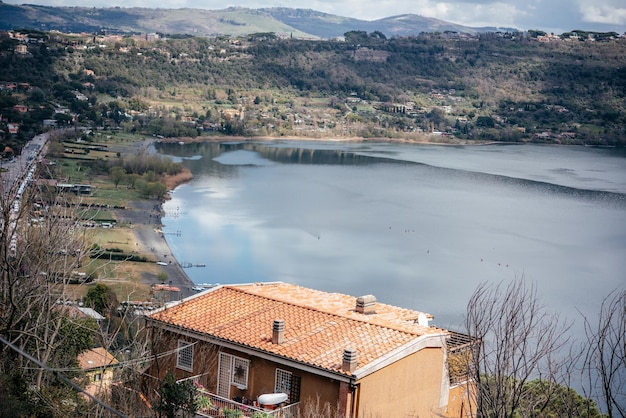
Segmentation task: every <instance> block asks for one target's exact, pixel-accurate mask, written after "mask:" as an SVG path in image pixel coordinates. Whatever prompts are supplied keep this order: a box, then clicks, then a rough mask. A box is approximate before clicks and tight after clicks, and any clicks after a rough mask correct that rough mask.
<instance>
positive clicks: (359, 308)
mask: <svg viewBox="0 0 626 418" xmlns="http://www.w3.org/2000/svg"><path fill="white" fill-rule="evenodd" d="M355 310H356V312H358V313H360V314H365V315H371V314H375V313H376V297H375V296H374V295H365V296H360V297H358V298H356V309H355Z"/></svg>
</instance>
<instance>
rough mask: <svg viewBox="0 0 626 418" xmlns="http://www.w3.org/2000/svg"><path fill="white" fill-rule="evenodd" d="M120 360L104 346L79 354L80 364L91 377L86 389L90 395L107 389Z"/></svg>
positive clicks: (88, 376)
mask: <svg viewBox="0 0 626 418" xmlns="http://www.w3.org/2000/svg"><path fill="white" fill-rule="evenodd" d="M118 363H119V362H118V361H117V359H116V358H115V357H113V355H112V354H111V353H109V352H108V351H107V350H106V349H104V348H103V347H98V348H94V349H91V350H87V351H84V352H83V353H81V354H79V355H78V364H79V365H80V368H81V369H83V371H84V372H85V375H86V376H87V378H88V379H89V383H88V384H87V386H86V387H85V391H86V392H87V393H89V394H90V395H93V396H95V395H96V394H98V393H100V392H102V391H106V390H108V389H109V388H110V387H111V384H112V383H113V371H114V370H115V368H116V366H117V364H118Z"/></svg>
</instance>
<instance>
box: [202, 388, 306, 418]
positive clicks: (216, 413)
mask: <svg viewBox="0 0 626 418" xmlns="http://www.w3.org/2000/svg"><path fill="white" fill-rule="evenodd" d="M198 391H199V393H200V394H201V396H205V397H208V398H209V400H210V401H211V404H210V406H209V407H207V408H204V409H201V410H199V411H198V412H197V414H198V415H199V416H203V417H208V418H236V417H241V418H243V417H251V418H273V417H276V418H295V417H298V416H299V414H300V403H299V402H298V403H293V404H290V405H286V406H283V407H278V408H276V409H274V410H270V409H264V408H260V407H258V406H254V405H248V404H245V403H241V402H236V401H233V400H230V399H226V398H222V397H221V396H217V395H215V394H213V393H211V392H208V391H206V390H205V389H198Z"/></svg>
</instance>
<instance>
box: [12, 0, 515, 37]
mask: <svg viewBox="0 0 626 418" xmlns="http://www.w3.org/2000/svg"><path fill="white" fill-rule="evenodd" d="M15 29H32V30H42V31H51V30H57V31H60V32H87V33H90V32H101V31H107V32H112V33H121V34H131V33H151V32H158V33H162V34H166V35H174V34H176V35H194V36H220V35H222V36H245V35H249V34H253V33H263V32H274V33H283V34H288V35H289V36H292V37H296V38H316V39H331V38H337V37H341V36H343V35H344V33H346V32H349V31H366V32H375V31H378V32H381V33H382V34H384V35H385V36H388V37H391V36H399V37H403V36H416V35H419V34H420V33H424V32H447V31H449V32H459V33H468V34H477V33H482V32H494V31H497V30H500V31H516V29H512V28H502V29H501V28H474V27H469V26H463V25H458V24H455V23H451V22H447V21H444V20H440V19H435V18H429V17H424V16H420V15H415V14H403V15H396V16H390V17H387V18H382V19H377V20H371V21H369V20H360V19H355V18H349V17H344V16H338V15H332V14H328V13H323V12H319V11H315V10H312V9H293V8H285V7H273V8H260V9H250V8H245V7H229V8H226V9H221V10H205V9H192V8H180V9H159V8H140V7H132V8H122V7H111V8H95V7H82V6H75V7H69V6H40V5H34V4H24V5H11V4H6V3H3V2H1V1H0V30H15Z"/></svg>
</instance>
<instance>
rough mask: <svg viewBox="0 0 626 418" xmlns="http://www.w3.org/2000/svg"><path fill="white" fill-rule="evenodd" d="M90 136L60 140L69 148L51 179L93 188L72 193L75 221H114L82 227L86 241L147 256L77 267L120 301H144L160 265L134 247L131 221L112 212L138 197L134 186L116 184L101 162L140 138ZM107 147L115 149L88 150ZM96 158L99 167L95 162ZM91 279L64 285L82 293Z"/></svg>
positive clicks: (127, 149)
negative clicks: (82, 139) (84, 192)
mask: <svg viewBox="0 0 626 418" xmlns="http://www.w3.org/2000/svg"><path fill="white" fill-rule="evenodd" d="M94 139H95V141H94V142H84V143H76V141H66V142H63V144H64V146H67V145H68V144H69V145H71V148H64V150H65V151H67V150H68V149H71V150H73V152H69V153H68V152H64V153H63V154H62V155H60V156H58V157H57V158H56V159H55V160H56V163H57V164H56V170H57V178H58V180H59V181H63V182H68V183H76V184H88V185H91V186H92V187H93V193H92V194H91V195H89V196H87V195H85V196H78V197H76V198H75V203H77V204H80V205H81V206H84V209H81V210H80V211H79V218H80V219H81V220H89V221H93V222H94V223H96V224H101V223H103V222H108V223H115V227H114V228H102V227H96V228H93V229H89V230H87V231H88V232H87V236H88V240H89V241H90V244H92V245H97V246H99V247H100V248H102V249H104V250H115V251H118V252H122V253H124V254H129V255H137V256H142V257H145V258H146V259H147V260H148V261H147V262H131V261H110V260H100V259H91V260H89V263H88V265H86V266H84V267H83V269H82V271H84V272H86V273H88V274H93V275H94V276H95V277H97V280H96V282H98V283H103V284H106V285H107V286H109V287H110V288H111V289H112V290H113V291H114V292H115V293H116V295H117V297H118V300H120V301H122V300H134V301H149V300H150V298H151V295H152V293H151V289H150V283H155V282H157V281H158V277H159V273H160V272H161V268H160V266H158V265H157V264H156V263H155V262H154V261H155V258H154V255H153V254H151V253H147V254H144V253H141V252H140V251H139V250H138V249H139V248H141V247H138V246H137V237H136V235H135V231H136V226H135V225H132V224H127V223H125V222H123V221H121V220H120V219H119V216H118V214H117V213H116V211H117V209H116V208H126V207H129V204H130V203H129V202H132V201H138V200H141V197H140V196H139V193H138V192H137V190H134V189H130V188H129V187H128V186H127V185H125V184H119V185H118V186H117V187H116V186H115V184H113V182H112V181H111V180H110V178H109V176H108V174H107V173H106V165H103V164H102V163H103V162H104V163H105V164H106V163H107V162H108V161H111V160H114V159H118V158H120V157H123V155H124V153H125V152H133V149H134V148H133V145H134V144H135V143H136V142H137V141H143V140H144V139H145V138H144V137H142V136H138V135H132V134H123V133H116V134H112V135H108V134H102V135H98V134H96V135H95V138H94ZM113 146H114V148H115V150H116V151H115V152H112V151H99V150H94V148H102V149H105V148H108V147H113ZM84 150H88V151H84ZM118 153H119V154H118ZM98 163H99V164H100V168H99V169H97V168H98V167H95V165H96V164H98ZM94 167H95V168H94ZM102 167H104V170H103V169H102ZM103 171H104V172H103ZM93 283H94V282H92V283H88V284H81V285H72V286H70V293H71V296H72V297H73V298H75V299H80V298H82V297H84V296H85V294H86V293H87V290H88V289H89V287H90V286H92V285H93Z"/></svg>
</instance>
